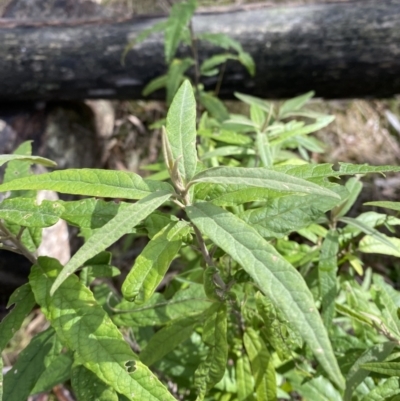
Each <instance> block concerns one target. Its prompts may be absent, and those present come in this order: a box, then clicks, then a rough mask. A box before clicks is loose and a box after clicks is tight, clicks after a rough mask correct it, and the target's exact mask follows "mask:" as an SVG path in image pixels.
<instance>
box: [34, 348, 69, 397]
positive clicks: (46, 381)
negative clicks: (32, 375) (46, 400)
mask: <svg viewBox="0 0 400 401" xmlns="http://www.w3.org/2000/svg"><path fill="white" fill-rule="evenodd" d="M72 363H73V358H72V354H71V353H70V352H68V353H64V354H60V355H57V356H55V357H54V358H53V359H52V360H51V362H50V363H49V366H47V368H46V370H45V371H44V372H43V373H42V374H41V376H40V377H39V379H38V381H37V382H36V384H35V387H34V388H33V389H32V392H31V394H37V393H42V392H45V391H50V390H51V389H52V388H53V387H54V386H56V385H57V384H61V383H64V382H65V381H67V380H69V379H70V377H71V367H72Z"/></svg>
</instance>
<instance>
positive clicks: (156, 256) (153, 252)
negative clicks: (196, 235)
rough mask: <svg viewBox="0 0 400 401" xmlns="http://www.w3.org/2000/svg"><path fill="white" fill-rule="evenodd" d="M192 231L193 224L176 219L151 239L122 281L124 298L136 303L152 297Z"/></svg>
mask: <svg viewBox="0 0 400 401" xmlns="http://www.w3.org/2000/svg"><path fill="white" fill-rule="evenodd" d="M189 231H190V226H189V225H188V224H187V223H186V222H183V221H178V222H173V223H170V224H168V225H167V226H166V227H164V228H163V229H162V230H161V231H160V232H159V233H158V234H157V235H155V236H154V237H153V238H152V239H151V241H150V242H149V243H148V244H147V245H146V246H145V248H144V249H143V251H142V253H141V254H140V255H139V256H138V257H137V258H136V260H135V264H134V265H133V267H132V269H131V270H130V272H129V273H128V276H127V277H126V279H125V281H124V283H123V284H122V294H123V296H124V298H125V299H127V300H128V301H136V302H137V303H142V302H145V301H147V300H149V299H150V297H151V296H152V295H153V293H154V291H155V290H156V289H157V287H158V285H159V284H160V283H161V280H162V279H163V278H164V276H165V273H166V272H167V270H168V268H169V266H170V264H171V262H172V261H173V259H174V258H175V256H176V255H177V253H178V252H179V249H180V248H181V245H182V237H183V236H185V235H186V234H188V232H189Z"/></svg>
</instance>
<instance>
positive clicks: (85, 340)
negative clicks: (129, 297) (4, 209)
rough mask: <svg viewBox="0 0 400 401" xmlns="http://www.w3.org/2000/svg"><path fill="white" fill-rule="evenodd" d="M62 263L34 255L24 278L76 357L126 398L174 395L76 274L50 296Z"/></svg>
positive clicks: (152, 398) (152, 400)
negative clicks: (135, 352) (133, 347)
mask: <svg viewBox="0 0 400 401" xmlns="http://www.w3.org/2000/svg"><path fill="white" fill-rule="evenodd" d="M61 269H62V266H61V265H60V263H59V262H58V261H57V260H55V259H51V258H46V257H39V259H38V262H37V264H36V265H34V267H33V269H32V272H31V274H30V276H29V281H30V284H31V286H32V289H33V292H34V294H35V298H36V301H37V302H38V304H39V305H40V306H41V309H42V312H43V313H44V315H45V316H46V318H47V319H48V320H49V321H50V323H51V325H52V326H53V327H54V329H55V330H56V333H57V335H58V336H59V338H60V339H61V340H62V342H63V343H64V344H65V345H66V346H68V348H69V349H70V350H71V351H73V352H74V353H75V358H77V359H78V362H79V363H81V364H83V365H84V366H85V367H86V368H87V369H89V370H90V371H92V372H93V373H95V374H96V376H97V377H98V378H99V379H100V380H102V381H103V382H105V383H106V384H108V385H109V386H111V387H112V388H114V389H115V391H117V392H119V393H121V394H124V395H125V396H126V397H127V398H128V399H129V400H134V399H138V398H139V399H146V400H149V401H161V400H171V401H172V400H174V398H173V397H172V396H171V395H170V394H169V392H168V391H167V389H166V388H165V387H164V386H163V385H162V384H161V383H160V382H159V381H158V380H157V378H156V377H155V376H154V375H153V374H152V373H151V372H150V371H149V370H148V368H147V367H146V366H144V365H143V364H142V363H141V362H139V361H138V360H137V359H138V358H137V356H136V355H135V354H134V353H133V351H132V350H131V348H130V346H129V345H128V344H127V343H126V342H125V340H124V339H123V337H122V334H121V333H120V331H119V330H118V328H117V327H116V326H115V325H114V324H113V323H112V321H111V319H110V318H109V316H108V315H107V313H106V312H105V311H104V309H103V308H102V307H101V306H100V305H99V304H98V303H97V302H96V300H95V299H94V296H93V294H92V292H91V291H90V290H89V289H88V288H87V287H85V286H84V285H83V284H82V283H81V282H80V281H79V279H78V277H77V276H75V275H70V276H69V277H68V278H66V280H65V281H64V282H63V283H62V284H61V285H60V288H59V289H58V291H57V292H56V293H55V294H54V295H53V296H52V297H51V296H50V288H51V287H52V285H54V281H55V279H56V277H57V275H58V274H59V272H60V270H61Z"/></svg>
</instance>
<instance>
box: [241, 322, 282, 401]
mask: <svg viewBox="0 0 400 401" xmlns="http://www.w3.org/2000/svg"><path fill="white" fill-rule="evenodd" d="M243 343H244V346H245V348H246V352H247V355H248V356H249V360H250V365H251V370H252V372H253V377H254V381H255V386H254V387H255V391H256V394H257V399H258V400H265V401H275V400H276V377H275V369H274V365H273V362H272V358H271V354H270V353H269V351H268V348H267V347H266V345H265V343H264V341H263V339H262V338H261V337H260V335H259V333H257V332H256V331H255V330H254V329H253V328H252V327H248V328H247V329H246V331H245V333H244V335H243Z"/></svg>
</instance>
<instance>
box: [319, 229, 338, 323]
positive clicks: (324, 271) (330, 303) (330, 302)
mask: <svg viewBox="0 0 400 401" xmlns="http://www.w3.org/2000/svg"><path fill="white" fill-rule="evenodd" d="M338 252H339V235H338V232H337V231H336V230H333V229H331V230H330V231H329V232H328V234H327V235H326V237H325V239H324V242H323V243H322V247H321V253H320V256H319V262H318V281H319V288H320V294H321V304H322V319H323V321H324V323H325V327H326V328H327V329H329V328H330V326H331V324H332V320H333V317H334V314H335V298H336V294H337V288H336V286H337V284H336V275H337V270H338V263H337V254H338Z"/></svg>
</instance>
